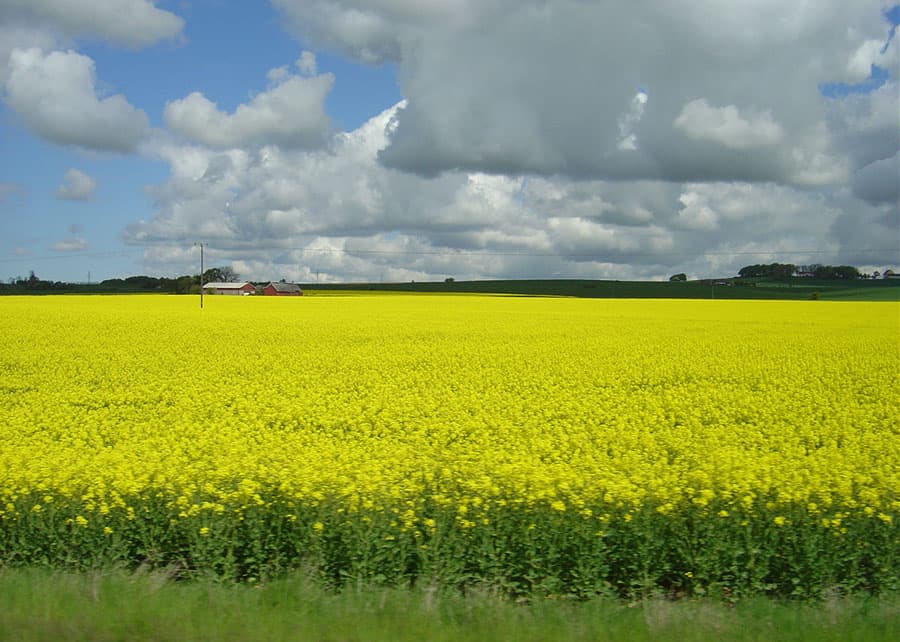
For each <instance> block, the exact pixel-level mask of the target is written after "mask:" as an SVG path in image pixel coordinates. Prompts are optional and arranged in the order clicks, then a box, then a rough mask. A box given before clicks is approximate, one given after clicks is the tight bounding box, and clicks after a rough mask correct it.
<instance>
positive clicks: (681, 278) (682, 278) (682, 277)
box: [669, 272, 687, 282]
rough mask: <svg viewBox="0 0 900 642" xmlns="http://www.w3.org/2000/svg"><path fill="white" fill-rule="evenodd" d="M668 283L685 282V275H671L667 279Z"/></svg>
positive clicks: (681, 273) (682, 273)
mask: <svg viewBox="0 0 900 642" xmlns="http://www.w3.org/2000/svg"><path fill="white" fill-rule="evenodd" d="M669 281H673V282H674V281H687V274H685V273H684V272H679V273H678V274H673V275H672V276H670V277H669Z"/></svg>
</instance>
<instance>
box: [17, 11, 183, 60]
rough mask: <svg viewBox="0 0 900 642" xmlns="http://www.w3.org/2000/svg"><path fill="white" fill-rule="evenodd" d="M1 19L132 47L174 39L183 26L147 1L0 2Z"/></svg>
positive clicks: (174, 16) (179, 21)
mask: <svg viewBox="0 0 900 642" xmlns="http://www.w3.org/2000/svg"><path fill="white" fill-rule="evenodd" d="M0 20H2V21H3V22H4V23H7V24H11V23H13V22H19V23H23V24H26V25H30V26H35V25H36V26H40V27H44V28H50V29H53V30H56V31H59V32H62V33H63V34H65V35H67V36H70V37H77V36H90V37H96V38H102V39H104V40H108V41H111V42H114V43H116V44H120V45H125V46H128V47H135V48H137V47H145V46H147V45H150V44H153V43H155V42H158V41H160V40H164V39H168V38H173V37H176V36H177V35H179V34H180V33H181V30H182V28H183V26H184V21H183V20H182V19H181V18H179V17H178V16H177V15H175V14H173V13H171V12H169V11H165V10H163V9H159V8H158V7H156V6H154V2H152V1H148V0H78V2H60V1H59V0H0Z"/></svg>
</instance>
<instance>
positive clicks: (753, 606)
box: [0, 568, 900, 642]
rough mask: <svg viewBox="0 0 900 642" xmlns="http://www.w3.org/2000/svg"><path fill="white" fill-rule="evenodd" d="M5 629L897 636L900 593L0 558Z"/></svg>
mask: <svg viewBox="0 0 900 642" xmlns="http://www.w3.org/2000/svg"><path fill="white" fill-rule="evenodd" d="M0 639H2V640H17V641H22V642H24V641H30V640H51V639H52V640H92V641H112V640H129V641H135V642H140V641H151V640H152V641H161V640H180V641H181V640H184V641H191V640H207V641H218V640H246V641H253V640H267V641H269V640H276V641H277V640H317V641H333V642H344V641H346V642H351V641H370V640H371V641H375V642H378V641H381V640H391V641H399V642H402V641H404V640H416V641H420V640H435V641H451V640H452V641H457V640H472V641H475V640H479V641H480V640H516V641H517V642H524V641H531V640H533V641H538V640H546V641H549V640H571V641H578V640H585V641H587V640H592V641H596V640H616V641H622V640H624V641H629V640H635V641H637V640H662V641H665V640H685V641H691V640H711V639H728V640H736V641H741V640H747V641H749V640H809V641H821V640H835V641H837V640H842V641H848V640H860V641H863V640H865V641H866V642H871V641H876V642H877V641H878V640H895V639H900V596H897V595H895V594H894V595H888V596H882V597H879V598H857V597H834V598H829V599H825V600H823V601H820V602H815V603H809V602H805V603H799V602H781V601H775V600H771V599H765V598H754V599H748V600H744V601H739V602H738V603H737V604H734V605H727V604H722V603H721V602H716V601H712V600H681V601H674V602H673V601H668V600H664V599H653V600H646V601H642V602H634V603H622V602H619V601H616V600H612V599H593V600H589V601H586V602H572V601H566V600H547V599H544V600H535V601H531V602H527V603H526V602H520V603H516V602H511V601H509V600H506V599H503V598H501V597H499V596H498V595H496V594H495V593H493V592H491V591H488V590H484V591H470V592H468V593H467V594H466V595H462V594H461V593H459V592H458V591H441V590H436V589H431V588H422V589H411V590H398V589H382V588H378V589H367V588H354V589H346V590H344V591H342V592H340V593H331V592H325V591H322V590H321V589H320V588H318V587H317V586H315V585H314V583H313V582H311V581H309V580H307V579H306V578H304V577H303V576H302V575H299V574H295V575H293V576H291V577H288V578H285V579H281V580H278V581H273V582H269V583H266V584H265V585H261V586H248V585H246V584H230V583H221V582H216V581H213V580H196V581H190V582H174V581H172V580H171V579H170V578H169V577H168V576H167V575H166V574H165V573H162V572H159V571H156V572H137V573H133V574H129V573H125V572H122V571H102V572H101V571H94V572H86V573H63V572H59V571H49V570H43V569H35V568H30V569H29V568H26V569H0Z"/></svg>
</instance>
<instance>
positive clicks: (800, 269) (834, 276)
mask: <svg viewBox="0 0 900 642" xmlns="http://www.w3.org/2000/svg"><path fill="white" fill-rule="evenodd" d="M792 276H796V277H808V278H813V279H826V280H851V279H865V278H869V275H865V274H863V273H861V272H860V271H859V270H858V269H857V268H855V267H853V266H852V265H820V264H814V265H802V266H797V265H794V264H793V263H769V264H768V265H765V264H755V265H745V266H744V267H742V268H741V269H740V270H738V277H740V278H742V279H747V278H764V279H787V278H790V277H792Z"/></svg>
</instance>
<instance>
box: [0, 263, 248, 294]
mask: <svg viewBox="0 0 900 642" xmlns="http://www.w3.org/2000/svg"><path fill="white" fill-rule="evenodd" d="M238 276H239V275H238V274H237V272H235V271H234V270H233V269H232V268H231V267H213V268H210V269H208V270H206V271H205V272H203V283H212V282H223V281H225V282H227V281H237V279H238ZM0 291H5V292H7V293H15V292H40V293H47V294H52V293H54V292H108V293H114V292H163V293H171V294H197V293H199V292H200V275H199V274H192V275H191V274H186V275H182V276H178V277H175V278H168V277H155V276H145V275H139V276H129V277H127V278H124V279H105V280H103V281H100V282H99V283H67V282H65V281H46V280H44V279H41V278H40V277H38V276H37V275H36V274H35V273H34V272H33V271H32V272H30V273H29V275H28V277H15V278H12V279H9V282H8V283H6V284H0Z"/></svg>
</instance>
